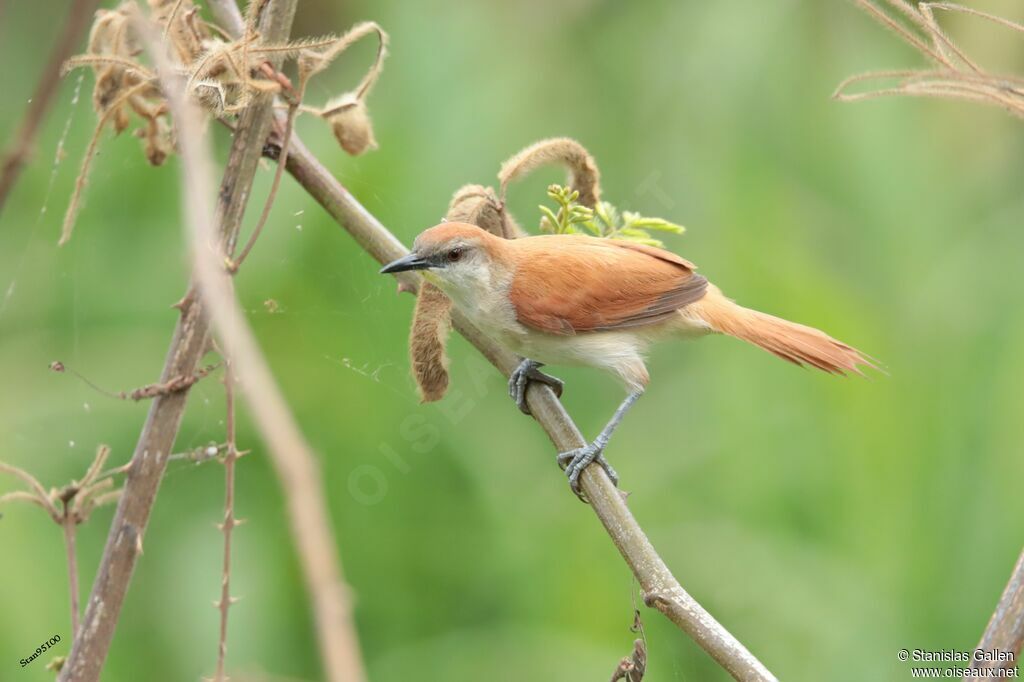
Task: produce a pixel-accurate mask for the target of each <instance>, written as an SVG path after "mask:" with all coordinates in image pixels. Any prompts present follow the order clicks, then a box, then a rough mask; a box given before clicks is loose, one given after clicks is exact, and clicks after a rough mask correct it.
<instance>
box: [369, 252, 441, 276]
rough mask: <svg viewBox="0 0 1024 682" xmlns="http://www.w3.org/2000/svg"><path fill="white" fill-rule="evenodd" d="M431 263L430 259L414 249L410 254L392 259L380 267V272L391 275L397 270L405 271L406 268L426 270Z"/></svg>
mask: <svg viewBox="0 0 1024 682" xmlns="http://www.w3.org/2000/svg"><path fill="white" fill-rule="evenodd" d="M430 265H431V264H430V261H428V260H427V259H425V258H423V257H421V256H420V255H419V254H418V253H416V252H415V251H413V252H412V253H410V254H409V255H408V256H404V257H402V258H399V259H398V260H395V261H391V262H390V263H388V264H387V265H385V266H384V267H382V268H381V269H380V274H382V275H389V274H393V273H396V272H405V271H406V270H425V269H426V268H429V267H430Z"/></svg>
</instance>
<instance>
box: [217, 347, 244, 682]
mask: <svg viewBox="0 0 1024 682" xmlns="http://www.w3.org/2000/svg"><path fill="white" fill-rule="evenodd" d="M224 401H225V408H224V409H225V410H226V412H227V417H226V418H225V419H226V427H225V430H226V431H227V435H226V441H227V453H226V454H225V455H224V522H223V523H222V524H221V530H222V531H223V533H224V566H223V569H222V573H221V583H220V603H219V604H218V608H219V610H220V642H219V643H218V645H217V673H216V675H215V676H214V679H215V680H216V681H217V682H222V680H224V679H225V678H224V656H225V654H226V653H227V649H228V609H229V608H231V531H233V530H234V529H235V526H236V525H237V522H236V521H235V461H236V460H237V459H238V445H237V443H236V441H235V375H234V372H233V371H232V369H231V361H230V360H226V361H225V369H224Z"/></svg>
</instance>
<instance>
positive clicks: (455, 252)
mask: <svg viewBox="0 0 1024 682" xmlns="http://www.w3.org/2000/svg"><path fill="white" fill-rule="evenodd" d="M460 258H462V249H461V248H459V247H456V248H454V249H452V250H451V251H449V252H448V260H450V261H457V260H459V259H460Z"/></svg>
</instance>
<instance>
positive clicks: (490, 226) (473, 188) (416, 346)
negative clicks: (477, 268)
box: [335, 133, 601, 403]
mask: <svg viewBox="0 0 1024 682" xmlns="http://www.w3.org/2000/svg"><path fill="white" fill-rule="evenodd" d="M335 135H336V136H337V133H335ZM371 135H372V133H371ZM338 141H339V142H341V138H340V137H339V140H338ZM342 146H344V143H342ZM350 153H351V152H350ZM550 163H560V164H562V165H564V166H565V167H566V168H567V169H568V171H569V182H570V184H571V186H572V187H573V189H575V190H578V191H579V193H580V197H579V200H580V203H582V204H584V205H587V206H590V207H593V206H594V205H596V204H597V202H598V200H599V199H600V196H601V186H600V173H599V172H598V170H597V164H595V163H594V159H593V157H592V156H591V155H590V153H589V152H587V150H586V149H584V147H583V145H581V144H580V143H579V142H576V141H575V140H571V139H569V138H553V139H550V140H542V141H541V142H538V143H536V144H533V145H530V146H529V147H527V148H526V149H523V150H522V151H520V152H519V153H518V154H516V155H515V156H513V157H512V158H510V159H509V160H508V161H506V162H505V163H504V164H502V166H501V171H500V172H499V174H498V178H499V180H500V182H501V198H499V197H498V195H497V194H495V192H494V190H493V189H491V188H490V187H484V186H482V185H466V186H464V187H462V188H460V189H459V190H458V191H457V192H455V194H454V196H452V200H451V203H450V204H449V205H448V214H447V215H446V216H445V219H446V220H448V221H452V222H463V223H470V224H473V225H477V226H479V227H481V228H483V229H485V230H487V231H488V232H491V233H493V234H496V235H499V236H501V237H504V238H505V239H515V238H517V237H523V236H525V235H526V233H525V232H524V231H523V230H522V228H520V227H519V225H518V224H517V223H516V221H515V219H514V218H513V217H512V215H511V214H510V213H509V212H508V211H507V210H506V208H505V202H504V197H505V193H506V191H507V189H508V185H509V184H510V183H512V182H514V181H515V180H518V179H521V178H522V177H524V176H526V175H528V174H529V173H530V172H532V171H533V170H535V169H536V168H539V167H540V166H544V165H548V164H550ZM451 306H452V303H451V300H449V298H448V297H447V296H445V294H444V292H442V291H441V290H440V289H438V288H437V287H436V286H434V285H433V284H430V283H429V282H424V283H423V284H422V285H421V286H420V291H419V295H418V296H417V299H416V309H415V311H414V312H413V318H412V329H411V331H410V334H409V354H410V356H411V360H412V373H413V377H414V378H415V379H416V385H417V386H418V387H419V391H420V399H421V400H422V401H423V402H425V403H429V402H434V401H436V400H440V399H441V398H443V397H444V394H445V392H446V391H447V390H448V381H449V378H448V354H447V352H446V350H445V346H446V343H447V341H448V334H449V332H450V331H451Z"/></svg>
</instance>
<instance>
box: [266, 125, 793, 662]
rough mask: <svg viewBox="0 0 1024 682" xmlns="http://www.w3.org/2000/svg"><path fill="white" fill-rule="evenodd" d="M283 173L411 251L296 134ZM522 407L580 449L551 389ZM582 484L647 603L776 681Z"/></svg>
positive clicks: (378, 236)
mask: <svg viewBox="0 0 1024 682" xmlns="http://www.w3.org/2000/svg"><path fill="white" fill-rule="evenodd" d="M278 152H279V147H277V146H276V145H267V147H266V149H265V153H266V154H267V156H269V157H271V158H275V159H276V158H277V154H278ZM287 170H288V172H289V173H290V174H291V175H292V177H294V178H295V180H296V181H297V182H298V183H299V184H300V185H302V187H303V188H304V189H305V190H306V191H307V192H308V193H309V194H310V195H311V196H312V197H313V198H314V199H316V200H317V202H319V203H320V205H321V206H323V207H324V208H325V209H326V210H327V212H328V213H329V214H330V215H331V217H333V218H334V219H335V220H336V221H337V222H338V223H339V224H340V225H341V226H342V227H343V228H345V229H346V230H347V231H348V232H349V234H351V235H352V237H353V238H354V239H355V240H356V241H357V242H358V243H359V245H360V246H361V247H362V248H363V249H364V250H365V251H366V252H367V253H369V254H370V255H371V256H372V257H373V258H374V259H376V260H377V261H378V262H379V263H382V264H383V263H388V262H390V261H392V260H394V259H396V258H400V257H402V256H404V255H406V254H407V253H408V250H407V249H406V248H405V247H404V246H403V245H402V243H401V242H400V241H398V239H397V238H395V236H394V235H393V234H391V233H390V232H389V231H388V230H387V228H385V227H384V226H383V225H382V224H381V223H380V221H378V220H377V219H376V218H375V217H374V216H373V215H372V214H371V213H370V212H369V211H367V210H366V209H365V208H364V207H363V206H362V205H361V204H360V203H359V202H358V201H357V200H356V199H355V198H354V197H353V196H352V195H351V194H349V192H348V191H347V190H346V189H345V188H344V187H342V185H341V183H339V182H338V180H337V179H336V178H335V177H334V176H333V175H331V173H330V171H328V170H327V169H326V168H325V167H324V166H323V165H322V164H321V163H320V162H319V161H318V160H317V159H316V157H315V156H313V154H312V153H311V152H310V151H309V149H307V148H306V146H305V145H304V144H303V143H302V142H301V140H299V139H298V138H297V137H293V139H292V141H291V152H290V153H289V155H288V160H287ZM403 274H405V273H403ZM401 279H402V282H403V284H406V285H408V288H409V290H415V287H416V286H418V284H419V277H418V276H415V275H413V276H409V277H405V276H402V277H401ZM453 320H454V326H455V328H456V329H457V330H458V331H459V333H461V334H462V335H463V336H464V337H466V339H467V340H469V341H470V343H472V344H473V345H474V346H476V347H477V350H479V351H480V352H481V353H483V355H484V356H486V357H487V359H488V360H490V361H491V363H492V364H493V365H494V366H495V367H497V368H498V369H499V370H500V371H501V372H502V373H503V374H505V375H506V376H508V374H509V373H510V372H511V371H512V370H513V369H515V367H516V366H517V364H518V362H519V358H517V357H516V356H514V355H513V354H511V353H509V352H508V351H506V350H504V349H502V348H500V347H498V346H497V345H495V344H494V342H493V341H491V340H490V339H488V338H487V337H485V336H484V335H483V334H481V333H480V332H479V331H478V330H477V329H476V328H475V327H473V326H472V325H471V324H470V323H469V322H468V321H467V320H466V319H465V318H464V317H462V316H461V315H459V314H458V313H457V312H456V313H455V314H453ZM527 402H528V403H529V406H530V410H531V412H532V413H533V416H534V417H535V418H536V419H537V421H538V422H539V423H540V425H541V426H542V427H543V428H544V430H545V431H546V432H547V434H548V436H549V437H550V438H551V441H552V442H553V443H554V444H555V446H556V447H557V449H558V450H559V451H566V450H572V449H574V448H578V447H582V446H583V445H584V444H585V441H584V440H583V436H582V435H581V434H580V431H579V429H578V428H577V427H576V425H575V424H574V423H573V421H572V419H571V418H570V417H569V415H568V413H567V412H566V411H565V409H564V408H563V407H562V404H561V403H560V402H559V401H558V399H557V398H556V397H555V394H554V393H553V392H552V391H551V389H550V388H548V387H547V386H544V385H537V384H531V386H530V388H529V390H528V392H527ZM581 480H582V485H583V490H584V491H585V492H586V496H587V499H588V500H590V504H591V508H592V509H593V510H594V513H595V514H596V515H597V517H598V519H599V520H600V521H601V523H602V525H604V527H605V530H606V531H607V532H608V535H609V536H610V537H611V539H612V542H614V543H615V546H616V547H617V548H618V549H619V552H620V553H621V554H622V557H623V558H624V559H625V560H626V563H627V564H628V565H629V567H630V570H632V572H633V574H634V575H635V576H636V578H637V580H638V581H639V583H640V586H641V588H642V589H643V592H644V602H645V603H646V604H647V605H648V606H651V607H654V608H657V609H658V610H659V611H661V612H662V613H663V614H665V616H666V617H667V618H668V619H669V620H671V621H672V622H673V623H675V624H676V625H677V626H678V627H679V628H680V629H681V630H683V632H685V633H686V634H687V635H689V636H690V637H691V638H692V639H693V640H694V641H695V642H697V644H698V645H700V647H701V648H703V649H704V650H705V651H706V652H708V653H709V654H710V655H711V656H712V657H713V658H714V659H715V660H716V661H718V663H719V664H720V665H721V666H722V667H723V668H725V669H726V670H728V671H729V673H730V674H732V676H733V677H734V678H735V679H737V680H744V681H746V680H756V681H758V682H766V681H768V680H775V679H776V678H775V676H774V675H772V674H771V673H770V672H769V671H768V669H767V668H766V667H765V666H764V665H763V664H762V663H761V662H760V661H758V660H757V659H756V658H755V657H754V656H753V655H752V654H751V653H750V652H749V651H747V649H746V647H744V646H743V645H742V644H741V643H740V642H739V640H737V639H736V638H735V637H733V636H732V635H731V634H730V633H729V632H728V631H727V630H726V629H725V628H724V627H722V625H721V624H719V623H718V621H716V620H715V619H714V617H713V616H712V615H711V614H710V613H708V612H707V610H705V609H704V607H702V606H701V605H700V604H699V603H697V601H696V600H695V599H694V598H693V597H691V596H690V594H689V593H688V592H686V590H684V589H683V587H682V586H681V585H680V584H679V581H677V580H676V579H675V577H674V576H673V575H672V572H671V571H670V570H669V568H668V566H666V565H665V562H664V561H663V560H662V558H661V557H660V556H659V555H658V552H657V551H656V550H655V549H654V546H653V545H652V544H651V542H650V540H648V539H647V535H646V534H645V533H644V531H643V529H642V528H641V527H640V525H639V524H638V523H637V522H636V519H635V518H633V515H632V513H631V512H630V511H629V508H628V507H627V506H626V503H625V500H624V499H623V497H622V494H621V493H620V492H619V490H618V489H617V488H616V487H615V486H614V485H613V484H612V482H611V481H610V480H609V479H608V476H607V475H606V474H605V473H604V471H603V470H602V469H601V468H600V467H588V468H587V469H586V470H584V472H583V476H582V479H581Z"/></svg>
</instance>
